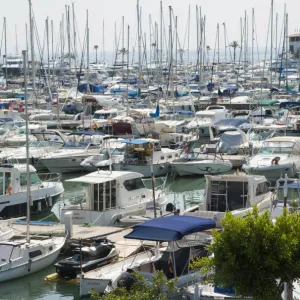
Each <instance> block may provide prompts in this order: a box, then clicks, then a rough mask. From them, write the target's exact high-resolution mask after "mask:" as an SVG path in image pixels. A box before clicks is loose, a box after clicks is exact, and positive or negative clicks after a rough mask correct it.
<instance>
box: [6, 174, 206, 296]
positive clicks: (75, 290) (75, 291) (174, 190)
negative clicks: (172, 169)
mask: <svg viewBox="0 0 300 300" xmlns="http://www.w3.org/2000/svg"><path fill="white" fill-rule="evenodd" d="M77 176H80V174H72V175H70V174H69V175H66V176H64V177H63V181H64V188H65V192H64V197H63V201H61V202H57V203H56V205H55V206H54V207H53V209H52V212H51V215H49V216H44V215H43V216H39V217H37V216H36V217H35V218H36V219H37V220H39V219H41V218H43V219H44V218H47V220H52V221H55V215H56V214H57V213H59V209H60V207H62V206H63V205H64V203H66V202H68V201H70V202H73V201H80V200H78V199H81V200H82V199H83V198H84V195H85V191H84V186H82V185H80V184H78V183H76V184H74V183H70V182H66V181H65V180H67V179H69V178H72V177H77ZM204 186H205V178H204V177H203V176H198V177H181V178H180V177H176V178H174V179H173V178H171V177H169V179H168V183H167V186H166V187H167V188H168V191H169V192H168V200H169V201H168V202H172V203H173V204H174V205H175V207H176V208H179V209H181V210H182V209H184V208H185V207H190V206H194V205H196V204H198V203H201V201H202V196H203V192H204ZM59 259H61V257H59ZM54 272H55V269H54V267H53V266H50V267H48V268H46V269H43V270H42V271H40V272H38V273H35V274H32V275H29V276H25V277H23V278H19V279H16V280H12V281H9V282H7V283H2V284H0V291H1V292H0V300H61V299H63V300H75V299H79V296H78V295H79V286H78V285H73V284H68V283H66V282H55V283H53V282H46V281H44V278H45V276H46V275H49V274H52V273H54Z"/></svg>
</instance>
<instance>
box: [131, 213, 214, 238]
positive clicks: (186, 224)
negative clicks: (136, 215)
mask: <svg viewBox="0 0 300 300" xmlns="http://www.w3.org/2000/svg"><path fill="white" fill-rule="evenodd" d="M214 227H216V223H215V221H213V220H210V219H203V218H198V217H192V216H171V217H161V218H157V219H152V220H150V221H147V222H145V223H142V224H138V225H136V226H134V228H133V230H132V232H131V233H129V234H127V235H125V238H126V239H136V240H148V241H161V242H169V241H178V240H181V239H182V238H183V237H184V236H186V235H188V234H192V233H195V232H199V231H203V230H208V229H212V228H214Z"/></svg>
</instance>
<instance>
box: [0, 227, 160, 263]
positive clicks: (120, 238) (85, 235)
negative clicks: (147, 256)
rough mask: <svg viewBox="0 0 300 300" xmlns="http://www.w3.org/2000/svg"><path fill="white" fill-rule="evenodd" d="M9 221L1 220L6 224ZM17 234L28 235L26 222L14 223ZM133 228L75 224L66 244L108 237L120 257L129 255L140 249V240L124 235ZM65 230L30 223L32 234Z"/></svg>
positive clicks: (58, 232)
mask: <svg viewBox="0 0 300 300" xmlns="http://www.w3.org/2000/svg"><path fill="white" fill-rule="evenodd" d="M5 222H6V223H7V224H8V222H7V221H1V223H2V224H3V225H4V224H5ZM2 224H1V225H2ZM12 228H13V229H14V232H15V235H16V236H25V235H26V224H15V223H14V224H13V225H12ZM131 230H132V229H131V228H120V227H106V226H103V227H85V226H80V225H73V236H72V237H71V238H70V239H69V240H67V242H66V245H67V246H68V245H69V244H70V243H72V242H75V241H76V242H78V241H79V240H80V239H81V240H82V241H83V242H84V241H87V240H91V239H93V238H97V237H107V238H108V239H109V240H111V241H112V242H113V243H114V244H115V245H116V248H117V249H118V250H119V251H120V255H119V256H120V257H123V258H125V257H128V256H130V255H132V254H134V253H135V252H137V251H138V250H139V248H140V247H141V243H140V241H138V240H126V239H124V235H126V234H128V233H130V232H131ZM64 231H65V226H64V225H63V224H55V223H54V224H52V225H30V233H31V234H32V235H42V236H43V235H49V234H53V235H55V234H61V233H63V232H64ZM154 244H155V243H154V242H150V241H149V242H147V243H146V244H145V243H144V245H146V246H150V245H151V246H152V245H154Z"/></svg>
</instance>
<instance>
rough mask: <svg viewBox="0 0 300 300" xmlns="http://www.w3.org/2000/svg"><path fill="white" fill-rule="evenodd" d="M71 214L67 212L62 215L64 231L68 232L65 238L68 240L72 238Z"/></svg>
mask: <svg viewBox="0 0 300 300" xmlns="http://www.w3.org/2000/svg"><path fill="white" fill-rule="evenodd" d="M72 217H73V212H72V211H67V212H66V213H65V215H64V223H65V229H66V231H67V232H68V235H67V238H68V239H70V238H71V237H72V236H73V219H72Z"/></svg>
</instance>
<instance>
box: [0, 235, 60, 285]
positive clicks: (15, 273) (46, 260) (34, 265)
mask: <svg viewBox="0 0 300 300" xmlns="http://www.w3.org/2000/svg"><path fill="white" fill-rule="evenodd" d="M64 243H65V239H64V240H63V242H62V243H61V245H59V246H58V247H57V248H56V249H55V251H53V252H52V253H50V254H49V255H47V256H46V257H45V256H44V257H42V258H40V259H36V260H32V261H31V262H30V261H28V262H26V263H25V264H22V265H20V266H18V262H17V261H12V263H11V268H10V269H6V270H1V269H0V282H4V281H8V280H12V279H15V278H19V277H23V276H26V275H28V274H32V273H35V272H38V271H40V270H42V269H44V268H46V267H48V266H50V265H51V264H53V263H54V261H55V260H56V259H57V257H58V254H59V252H60V250H61V248H62V247H63V245H64Z"/></svg>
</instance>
